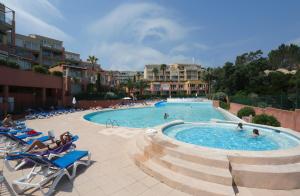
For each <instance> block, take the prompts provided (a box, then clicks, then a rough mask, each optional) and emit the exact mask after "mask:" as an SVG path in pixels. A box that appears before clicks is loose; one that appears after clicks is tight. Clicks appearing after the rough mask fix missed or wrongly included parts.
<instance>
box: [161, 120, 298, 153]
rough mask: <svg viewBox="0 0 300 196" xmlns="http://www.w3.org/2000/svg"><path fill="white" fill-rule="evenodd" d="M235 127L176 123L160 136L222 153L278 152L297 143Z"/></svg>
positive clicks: (285, 135)
mask: <svg viewBox="0 0 300 196" xmlns="http://www.w3.org/2000/svg"><path fill="white" fill-rule="evenodd" d="M236 127H237V126H236V125H235V124H229V123H217V124H215V123H202V124H180V125H174V126H170V127H168V128H166V129H164V130H163V133H164V134H165V135H167V136H169V137H171V138H174V139H176V140H179V141H182V142H186V143H189V144H195V145H199V146H205V147H212V148H220V149H226V150H249V151H265V150H279V149H288V148H292V147H296V146H298V145H299V142H300V141H299V139H298V138H297V137H295V136H292V135H290V134H288V133H285V132H279V131H276V130H273V129H268V128H261V127H256V126H254V125H253V126H249V125H247V126H246V125H245V126H244V127H243V130H242V131H239V130H238V129H237V128H236ZM254 128H257V129H259V131H260V136H259V137H253V136H252V130H253V129H254Z"/></svg>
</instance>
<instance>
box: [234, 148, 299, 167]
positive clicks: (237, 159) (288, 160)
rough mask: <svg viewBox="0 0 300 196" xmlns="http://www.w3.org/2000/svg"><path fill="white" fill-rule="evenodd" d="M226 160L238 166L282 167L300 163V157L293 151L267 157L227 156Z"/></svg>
mask: <svg viewBox="0 0 300 196" xmlns="http://www.w3.org/2000/svg"><path fill="white" fill-rule="evenodd" d="M228 159H229V160H230V162H232V163H239V164H249V165H283V164H293V163H300V155H299V152H297V151H295V152H293V153H291V152H289V154H285V155H280V156H278V154H273V155H271V154H270V155H269V156H268V157H265V156H258V155H256V154H255V155H253V156H245V155H229V156H228Z"/></svg>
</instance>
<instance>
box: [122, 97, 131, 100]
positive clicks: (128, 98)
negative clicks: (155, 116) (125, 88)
mask: <svg viewBox="0 0 300 196" xmlns="http://www.w3.org/2000/svg"><path fill="white" fill-rule="evenodd" d="M123 99H125V100H130V99H131V98H130V97H124V98H123Z"/></svg>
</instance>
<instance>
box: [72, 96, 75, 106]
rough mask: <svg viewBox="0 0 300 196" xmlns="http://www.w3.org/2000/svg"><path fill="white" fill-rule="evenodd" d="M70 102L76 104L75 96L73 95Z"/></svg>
mask: <svg viewBox="0 0 300 196" xmlns="http://www.w3.org/2000/svg"><path fill="white" fill-rule="evenodd" d="M72 103H73V105H75V104H76V98H75V97H73V100H72Z"/></svg>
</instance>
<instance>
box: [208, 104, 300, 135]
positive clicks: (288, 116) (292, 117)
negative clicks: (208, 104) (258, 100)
mask: <svg viewBox="0 0 300 196" xmlns="http://www.w3.org/2000/svg"><path fill="white" fill-rule="evenodd" d="M213 105H214V107H218V106H219V102H218V101H213ZM246 106H247V105H243V104H238V103H230V109H229V112H231V113H233V114H237V112H238V111H239V110H240V109H241V108H243V107H246ZM250 107H252V106H250ZM252 108H253V109H254V110H255V113H256V114H267V115H272V116H274V117H275V118H277V120H278V121H279V122H280V124H281V126H282V127H285V128H290V129H293V130H296V131H299V132H300V109H297V110H295V111H289V110H281V109H277V108H271V107H267V108H259V107H252Z"/></svg>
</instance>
